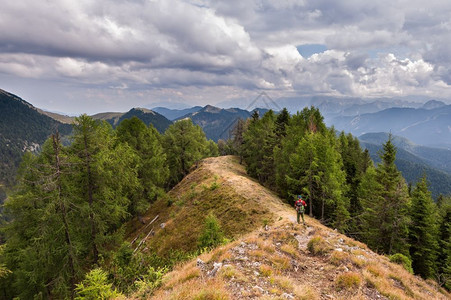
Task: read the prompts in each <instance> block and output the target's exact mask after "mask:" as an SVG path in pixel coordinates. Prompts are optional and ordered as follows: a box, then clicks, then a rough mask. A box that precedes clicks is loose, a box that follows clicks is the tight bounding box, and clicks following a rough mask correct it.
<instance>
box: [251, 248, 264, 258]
mask: <svg viewBox="0 0 451 300" xmlns="http://www.w3.org/2000/svg"><path fill="white" fill-rule="evenodd" d="M248 253H249V255H250V256H253V257H256V258H260V259H261V258H263V257H265V256H266V255H267V253H266V252H265V251H263V250H250V251H249V252H248Z"/></svg>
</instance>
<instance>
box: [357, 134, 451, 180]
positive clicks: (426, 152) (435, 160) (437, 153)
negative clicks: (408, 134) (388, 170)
mask: <svg viewBox="0 0 451 300" xmlns="http://www.w3.org/2000/svg"><path fill="white" fill-rule="evenodd" d="M388 137H389V134H388V133H386V132H376V133H366V134H363V135H361V136H359V140H361V141H364V142H368V143H372V144H376V145H382V144H384V143H385V142H386V141H387V140H388ZM393 144H394V145H395V146H396V147H397V148H398V149H403V150H405V151H407V152H409V153H411V154H413V155H415V156H416V158H415V161H417V162H422V163H423V162H424V163H426V164H428V165H429V166H431V167H433V168H436V169H438V170H441V171H443V172H446V173H448V174H450V175H451V150H449V149H443V148H433V147H426V146H421V145H416V144H414V143H413V142H411V141H409V140H408V139H406V138H404V137H401V136H393Z"/></svg>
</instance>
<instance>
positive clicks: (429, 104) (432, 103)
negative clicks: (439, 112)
mask: <svg viewBox="0 0 451 300" xmlns="http://www.w3.org/2000/svg"><path fill="white" fill-rule="evenodd" d="M443 106H446V104H445V102H442V101H437V100H429V101H428V102H426V103H425V104H424V105H423V106H422V108H424V109H435V108H440V107H443Z"/></svg>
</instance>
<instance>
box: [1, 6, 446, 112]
mask: <svg viewBox="0 0 451 300" xmlns="http://www.w3.org/2000/svg"><path fill="white" fill-rule="evenodd" d="M0 7H1V9H0V88H1V89H4V90H7V91H9V92H11V93H14V94H16V95H18V96H19V97H21V98H23V99H25V100H26V101H28V102H30V103H32V104H33V105H35V106H37V107H39V108H42V109H45V110H49V111H56V112H62V113H66V114H81V113H88V114H93V113H97V112H105V111H128V110H129V109H130V108H132V107H148V108H151V107H155V106H167V107H171V106H172V107H179V106H180V107H181V106H194V105H206V104H213V105H215V104H221V103H242V104H243V105H242V106H246V105H245V104H246V103H249V102H250V101H252V99H254V98H255V97H256V96H258V95H259V94H260V93H261V92H263V91H264V92H266V93H267V94H268V95H270V97H271V98H272V99H275V101H277V99H279V98H282V97H286V98H287V97H288V98H296V97H310V96H317V97H318V96H331V97H360V98H365V99H369V100H371V99H373V98H385V97H386V98H393V99H394V98H409V97H411V98H415V99H425V100H427V99H439V100H443V101H446V102H448V103H450V102H451V54H450V51H449V45H451V17H450V16H451V1H448V0H443V1H435V0H429V1H424V0H421V1H420V0H388V1H386V0H378V1H364V0H360V1H358V0H340V1H335V0H330V1H326V0H277V1H270V0H227V1H225V0H224V1H219V0H210V1H208V0H190V1H189V0H186V1H183V0H178V1H175V0H161V1H160V0H123V1H121V0H91V1H87V0H77V1H73V0H47V1H35V0H20V1H9V0H0Z"/></svg>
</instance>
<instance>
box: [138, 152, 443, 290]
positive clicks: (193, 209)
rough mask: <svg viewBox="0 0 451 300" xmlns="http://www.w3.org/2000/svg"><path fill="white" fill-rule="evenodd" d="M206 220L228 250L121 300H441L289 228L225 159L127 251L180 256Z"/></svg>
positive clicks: (191, 178)
mask: <svg viewBox="0 0 451 300" xmlns="http://www.w3.org/2000/svg"><path fill="white" fill-rule="evenodd" d="M168 205H169V206H168ZM209 212H212V213H214V214H215V215H216V216H217V217H218V219H219V221H220V223H221V225H222V228H223V229H224V231H225V234H226V236H227V237H229V238H234V241H233V242H231V243H228V244H226V245H224V246H221V247H218V248H216V249H214V250H212V251H211V252H207V253H204V254H202V255H200V256H199V257H197V258H195V259H193V260H191V261H189V262H187V263H184V264H181V265H179V266H178V267H177V268H176V269H175V270H174V271H172V272H170V273H168V274H167V275H165V276H164V278H163V281H162V285H161V287H160V288H159V289H158V290H156V291H155V293H153V294H152V296H150V295H149V294H146V292H145V291H141V292H138V293H136V294H135V295H134V296H132V297H131V299H138V298H140V297H146V298H150V299H257V298H261V299H344V298H350V299H449V296H450V295H449V294H446V293H445V292H444V291H443V290H440V292H438V291H437V287H436V286H434V284H433V283H432V282H429V281H428V282H425V281H423V280H422V279H420V278H418V277H416V276H413V275H411V274H409V273H408V272H407V271H405V270H404V269H403V267H401V266H400V265H397V264H393V263H390V262H389V260H388V259H387V258H386V257H384V256H380V255H378V254H376V253H374V252H372V251H371V250H369V249H368V248H367V247H366V246H365V245H364V244H362V243H359V242H357V241H354V240H352V239H350V238H347V237H345V236H343V235H341V234H339V233H337V232H336V231H334V230H331V229H329V228H327V227H325V226H323V225H321V224H320V223H319V222H318V221H316V220H314V219H311V218H309V217H307V218H306V222H307V226H303V225H298V224H296V223H295V213H294V210H293V209H292V208H291V207H290V206H289V205H287V204H284V203H283V202H282V201H281V199H279V198H278V197H277V196H276V195H275V194H274V193H272V192H271V191H269V190H267V189H266V188H264V187H262V186H261V185H259V184H258V183H256V182H255V181H254V180H253V179H251V178H249V177H248V176H247V175H246V173H245V171H244V167H243V166H242V165H239V164H238V159H237V158H236V157H233V156H225V157H216V158H208V159H206V160H204V161H202V162H200V163H199V165H198V166H197V168H195V170H193V171H192V172H191V173H190V174H189V175H188V176H187V177H185V179H184V180H183V181H182V182H180V184H179V185H177V186H176V187H175V188H174V189H173V190H172V191H171V192H170V194H169V198H168V199H161V200H159V201H157V202H156V203H155V204H154V205H153V207H151V209H150V210H149V213H148V214H147V215H146V216H145V219H146V220H147V223H148V224H147V225H139V223H135V224H134V225H135V226H134V227H133V228H132V229H133V230H131V231H130V232H129V234H130V235H129V236H130V239H131V240H134V241H135V245H136V244H137V243H138V242H137V241H139V240H143V238H144V237H145V236H147V237H148V239H147V240H145V242H144V245H142V246H141V249H143V250H142V251H143V252H145V253H151V252H150V251H151V250H156V251H157V252H158V253H159V254H160V255H161V254H165V253H166V254H167V253H168V251H170V249H179V250H180V249H183V250H185V251H189V250H192V249H195V248H196V240H197V237H198V235H199V230H200V229H199V228H200V227H201V226H202V222H203V219H204V217H205V216H206V215H207V214H208V213H209ZM157 216H158V219H157V222H155V223H154V224H150V222H149V221H150V220H154V219H155V217H157ZM150 225H151V226H150ZM309 244H310V247H309Z"/></svg>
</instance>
